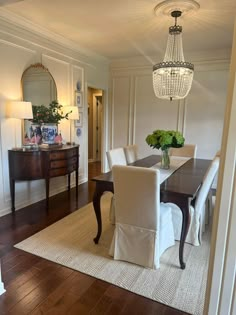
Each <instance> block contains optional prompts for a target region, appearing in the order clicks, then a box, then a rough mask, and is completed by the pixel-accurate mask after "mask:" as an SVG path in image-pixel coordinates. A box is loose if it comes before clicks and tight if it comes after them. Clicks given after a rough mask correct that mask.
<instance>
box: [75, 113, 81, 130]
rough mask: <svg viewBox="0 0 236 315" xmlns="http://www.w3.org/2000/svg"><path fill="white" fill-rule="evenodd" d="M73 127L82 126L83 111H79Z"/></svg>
mask: <svg viewBox="0 0 236 315" xmlns="http://www.w3.org/2000/svg"><path fill="white" fill-rule="evenodd" d="M75 127H83V113H81V112H80V113H79V119H77V120H75Z"/></svg>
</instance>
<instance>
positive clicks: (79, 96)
mask: <svg viewBox="0 0 236 315" xmlns="http://www.w3.org/2000/svg"><path fill="white" fill-rule="evenodd" d="M75 105H76V106H78V107H79V108H83V97H82V93H81V92H78V91H75Z"/></svg>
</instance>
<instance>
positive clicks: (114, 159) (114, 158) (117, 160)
mask: <svg viewBox="0 0 236 315" xmlns="http://www.w3.org/2000/svg"><path fill="white" fill-rule="evenodd" d="M106 154H107V160H108V165H109V168H110V170H111V169H112V167H113V166H114V165H127V160H126V156H125V151H124V148H115V149H112V150H109V151H107V152H106ZM114 198H115V197H114V195H113V196H112V198H111V204H110V214H109V219H110V222H111V224H115V221H116V218H115V204H114V203H115V199H114Z"/></svg>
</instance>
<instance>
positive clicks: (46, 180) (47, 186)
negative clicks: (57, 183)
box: [45, 178, 49, 211]
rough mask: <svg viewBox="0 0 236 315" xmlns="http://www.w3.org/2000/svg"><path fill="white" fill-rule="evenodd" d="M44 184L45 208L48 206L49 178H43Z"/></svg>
mask: <svg viewBox="0 0 236 315" xmlns="http://www.w3.org/2000/svg"><path fill="white" fill-rule="evenodd" d="M45 184H46V210H47V211H48V208H49V178H46V179H45Z"/></svg>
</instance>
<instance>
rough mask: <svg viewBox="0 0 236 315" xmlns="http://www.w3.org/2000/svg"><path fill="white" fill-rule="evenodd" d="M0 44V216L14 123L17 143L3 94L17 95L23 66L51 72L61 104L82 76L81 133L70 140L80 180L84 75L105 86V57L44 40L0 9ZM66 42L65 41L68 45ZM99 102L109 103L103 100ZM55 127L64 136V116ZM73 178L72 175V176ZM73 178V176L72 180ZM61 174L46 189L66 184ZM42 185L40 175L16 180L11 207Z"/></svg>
mask: <svg viewBox="0 0 236 315" xmlns="http://www.w3.org/2000/svg"><path fill="white" fill-rule="evenodd" d="M0 28H1V30H0V46H1V49H0V51H1V58H0V67H1V74H2V76H1V78H0V117H1V123H0V127H1V131H0V150H1V155H0V172H1V174H2V176H1V177H2V178H1V179H0V186H1V188H0V216H1V215H4V214H6V213H10V212H11V210H10V208H11V206H10V191H9V190H10V189H9V172H8V149H11V148H12V147H14V146H15V141H14V127H15V126H16V130H17V143H19V144H20V143H21V128H20V127H21V124H20V121H19V122H17V123H16V124H15V125H14V123H13V120H11V119H9V118H6V117H5V111H6V103H7V101H8V100H13V99H16V100H20V99H21V98H22V91H21V76H22V73H23V72H24V70H25V69H26V68H28V67H29V66H30V65H32V64H35V63H37V62H40V63H42V64H43V65H44V66H45V67H46V68H48V70H49V71H50V73H51V74H52V76H53V78H54V80H55V82H56V86H57V95H58V101H59V102H60V104H62V105H71V104H74V92H75V87H76V82H77V80H81V83H82V89H83V102H84V108H83V113H84V118H83V133H82V136H80V137H79V138H78V137H75V142H76V143H79V145H80V169H79V184H81V183H83V182H86V181H87V180H88V166H87V160H88V155H87V141H88V139H87V133H88V127H87V124H88V122H87V116H86V110H85V109H86V108H87V105H86V104H87V96H86V95H87V90H86V89H85V87H86V86H87V80H89V81H91V82H93V84H94V86H99V87H100V88H101V89H103V90H104V91H105V92H106V91H107V90H108V77H109V68H108V63H107V61H106V60H103V59H102V58H98V57H97V56H94V55H93V54H91V56H90V57H89V56H88V55H89V54H88V55H87V56H85V57H83V56H82V55H81V54H80V53H79V52H78V51H77V50H76V49H75V47H73V45H72V46H70V45H69V43H67V44H68V45H66V43H65V44H64V45H63V43H62V42H58V41H57V38H56V37H55V38H54V39H53V40H49V39H48V37H47V38H45V37H46V35H47V34H45V37H44V36H43V35H42V36H41V35H39V34H38V33H37V32H34V28H32V29H27V28H26V27H25V28H24V27H22V25H19V27H18V25H17V24H16V23H12V21H9V19H8V18H6V19H5V18H4V17H3V12H2V10H1V12H0ZM69 46H70V47H69ZM104 104H106V106H108V102H107V100H104ZM59 128H60V129H59V130H60V131H61V132H62V136H63V138H64V139H66V140H67V141H68V139H69V138H68V137H69V134H70V124H69V121H67V120H64V121H61V123H60V126H59ZM72 178H73V176H72ZM73 181H74V180H72V183H73ZM66 186H67V183H66V181H65V178H64V177H59V178H58V179H57V180H55V181H53V186H52V189H50V195H53V194H57V193H59V192H61V191H65V190H66V189H67V187H66ZM44 192H45V186H44V185H43V184H42V182H41V181H34V183H33V184H30V185H27V184H26V182H18V183H17V189H16V209H17V210H18V209H19V208H22V207H24V206H26V205H29V204H31V203H34V202H37V201H39V200H42V199H45V193H44Z"/></svg>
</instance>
